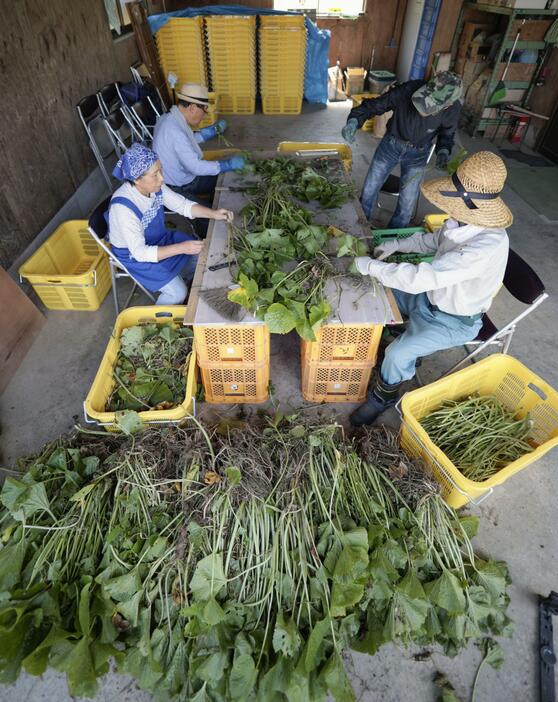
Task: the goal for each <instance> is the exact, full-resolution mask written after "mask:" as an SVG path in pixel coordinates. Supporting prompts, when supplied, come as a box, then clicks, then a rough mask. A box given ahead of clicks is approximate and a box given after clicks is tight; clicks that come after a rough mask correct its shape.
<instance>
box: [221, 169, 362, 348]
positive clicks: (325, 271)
mask: <svg viewBox="0 0 558 702" xmlns="http://www.w3.org/2000/svg"><path fill="white" fill-rule="evenodd" d="M254 168H255V170H256V172H257V173H258V174H259V175H260V177H261V179H260V181H259V182H258V183H252V184H250V186H249V187H248V188H247V190H248V192H250V193H251V197H250V200H249V202H248V203H247V204H246V205H245V207H244V208H243V209H242V211H241V214H242V223H241V225H240V226H237V225H232V224H231V225H230V226H229V252H230V255H231V256H232V257H233V259H234V261H235V264H236V265H235V271H236V273H235V280H236V282H237V283H238V284H239V287H238V288H236V289H235V290H232V291H231V292H230V293H229V295H228V298H229V300H230V301H231V302H235V303H237V304H239V305H242V306H243V307H244V308H245V309H247V310H248V311H249V312H252V313H253V314H255V315H256V316H257V317H259V318H260V319H263V320H265V322H266V323H267V324H268V326H269V330H270V332H271V333H275V334H285V333H287V332H289V331H291V330H292V329H296V331H297V332H298V334H299V335H300V336H301V337H302V338H303V339H305V340H307V341H315V339H316V335H315V332H316V330H317V328H318V327H319V326H320V325H321V324H322V323H323V322H324V320H326V319H327V318H328V317H329V316H330V314H331V307H330V305H329V304H328V302H327V301H326V300H325V297H324V288H325V284H326V282H327V281H328V280H332V279H334V278H335V277H336V276H340V275H345V274H346V273H347V271H344V270H343V271H341V272H340V271H339V269H338V268H336V267H334V266H333V265H332V262H331V259H332V258H335V257H338V258H339V257H343V256H351V257H354V256H362V255H364V254H365V253H366V252H367V246H366V244H365V243H364V242H363V241H361V240H359V239H358V238H356V237H354V236H352V235H350V234H346V235H344V236H342V237H339V238H337V239H334V242H335V245H336V248H335V247H334V252H333V253H328V250H329V249H330V241H331V239H330V237H329V235H328V233H327V227H325V226H321V225H317V224H313V223H312V220H313V217H312V213H311V212H309V211H308V210H306V209H305V208H304V207H302V206H301V205H300V204H298V203H297V201H296V200H295V199H294V198H298V199H299V200H305V201H310V200H317V201H318V202H319V203H320V204H321V206H322V207H338V206H339V205H341V204H342V203H343V202H345V200H347V199H348V198H349V197H350V196H351V195H352V189H351V187H350V186H349V185H347V184H346V183H344V182H343V181H342V180H341V181H339V182H338V181H337V180H335V178H334V179H333V180H330V179H328V177H326V176H325V175H322V174H318V173H317V172H316V171H315V170H313V169H312V168H308V166H307V165H305V164H303V163H300V162H298V161H296V160H294V159H289V158H284V157H283V158H281V157H279V158H277V159H268V160H261V161H256V163H255V165H254ZM348 272H353V273H354V272H355V271H354V270H352V269H349V271H348Z"/></svg>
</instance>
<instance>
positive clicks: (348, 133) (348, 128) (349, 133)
mask: <svg viewBox="0 0 558 702" xmlns="http://www.w3.org/2000/svg"><path fill="white" fill-rule="evenodd" d="M357 129H358V122H357V120H356V119H355V118H354V117H353V118H352V119H350V120H348V122H347V124H346V125H345V126H344V127H343V129H342V130H341V135H342V136H343V139H345V141H348V142H349V144H352V143H353V141H354V140H355V134H356V131H357Z"/></svg>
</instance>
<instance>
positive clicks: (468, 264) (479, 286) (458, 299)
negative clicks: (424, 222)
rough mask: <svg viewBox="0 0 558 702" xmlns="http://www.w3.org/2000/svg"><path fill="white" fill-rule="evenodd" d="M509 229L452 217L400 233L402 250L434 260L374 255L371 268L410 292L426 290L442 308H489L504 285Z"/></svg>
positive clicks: (464, 311) (459, 310)
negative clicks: (429, 229)
mask: <svg viewBox="0 0 558 702" xmlns="http://www.w3.org/2000/svg"><path fill="white" fill-rule="evenodd" d="M508 250H509V240H508V235H507V233H506V230H505V229H496V228H494V229H492V228H488V227H479V226H475V225H472V224H465V225H463V226H460V225H459V224H458V223H457V222H456V221H455V220H451V219H449V220H447V221H446V222H445V224H444V226H443V227H442V228H441V229H439V230H438V231H436V232H433V233H429V232H427V233H423V232H417V233H416V234H413V236H410V237H408V238H407V239H399V247H398V251H400V252H402V253H411V252H416V253H424V254H429V253H434V254H435V255H434V260H433V261H432V262H431V263H420V264H418V265H413V264H411V263H386V262H384V261H376V260H371V261H370V262H369V265H368V274H369V275H371V276H373V277H374V278H377V279H378V280H379V281H380V282H381V283H383V284H384V285H387V286H389V287H390V288H395V289H397V290H402V291H403V292H407V293H414V294H418V293H422V292H425V293H426V294H427V296H428V299H429V300H430V302H431V303H432V304H433V305H436V306H437V307H438V308H439V309H441V310H442V311H443V312H447V313H449V314H457V315H474V314H478V313H480V312H486V311H487V310H488V308H489V307H490V305H491V304H492V298H493V297H494V295H495V294H496V293H497V292H498V290H499V289H500V286H501V284H502V281H503V279H504V272H505V270H506V263H507V260H508Z"/></svg>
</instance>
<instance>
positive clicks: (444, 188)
mask: <svg viewBox="0 0 558 702" xmlns="http://www.w3.org/2000/svg"><path fill="white" fill-rule="evenodd" d="M506 176H507V170H506V166H505V164H504V162H503V161H502V159H501V158H500V157H499V156H497V155H496V154H494V153H492V152H491V151H479V152H478V153H476V154H473V155H472V156H469V157H468V158H466V159H465V160H464V161H463V163H461V164H460V166H459V167H458V169H457V171H456V172H455V173H454V174H453V176H446V177H445V178H435V179H434V180H428V181H426V182H425V183H423V184H422V185H421V191H422V194H423V195H424V197H425V198H426V199H427V200H429V201H430V202H431V203H432V204H433V205H436V207H439V208H440V209H441V210H443V211H444V212H446V213H447V214H449V215H450V217H453V218H454V219H456V220H458V221H459V222H465V223H466V224H477V225H479V226H481V227H504V228H505V227H509V226H510V225H511V224H512V222H513V215H512V213H511V212H510V210H509V209H508V207H507V206H506V205H505V204H504V201H503V200H502V198H500V197H499V194H500V192H501V191H502V189H503V187H504V183H505V182H506Z"/></svg>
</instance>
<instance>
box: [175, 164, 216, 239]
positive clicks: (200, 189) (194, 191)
mask: <svg viewBox="0 0 558 702" xmlns="http://www.w3.org/2000/svg"><path fill="white" fill-rule="evenodd" d="M216 185H217V176H216V175H214V176H196V177H195V178H194V180H193V181H192V182H191V183H188V184H187V185H169V188H172V189H173V190H174V191H175V192H177V193H179V195H183V196H184V197H185V198H187V199H188V200H193V201H194V202H197V203H198V204H199V205H203V206H204V207H211V205H212V204H213V196H214V195H215V186H216ZM208 227H209V220H208V219H194V229H195V230H196V234H197V235H198V236H199V237H200V239H205V237H206V236H207V228H208Z"/></svg>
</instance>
